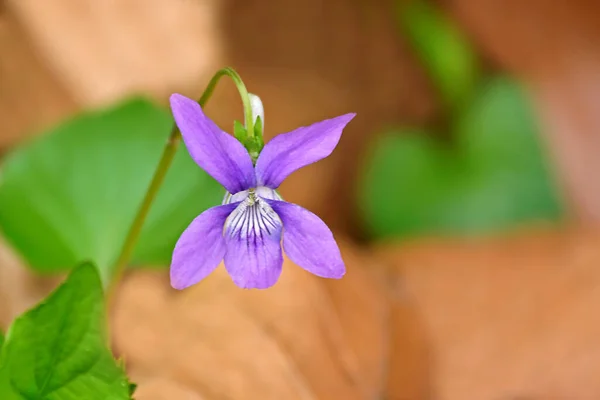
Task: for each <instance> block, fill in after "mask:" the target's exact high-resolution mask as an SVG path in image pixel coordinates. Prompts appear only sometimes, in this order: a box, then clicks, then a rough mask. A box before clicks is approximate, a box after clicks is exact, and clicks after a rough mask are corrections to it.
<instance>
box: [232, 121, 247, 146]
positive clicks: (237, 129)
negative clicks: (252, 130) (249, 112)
mask: <svg viewBox="0 0 600 400" xmlns="http://www.w3.org/2000/svg"><path fill="white" fill-rule="evenodd" d="M233 136H235V138H236V139H237V140H239V141H240V142H241V143H242V144H244V145H245V143H246V138H247V137H248V131H247V130H246V127H245V126H244V125H242V123H241V122H240V121H237V120H236V121H233Z"/></svg>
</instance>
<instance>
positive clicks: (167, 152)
mask: <svg viewBox="0 0 600 400" xmlns="http://www.w3.org/2000/svg"><path fill="white" fill-rule="evenodd" d="M223 76H228V77H230V78H231V79H232V80H233V82H234V83H235V85H236V86H237V88H238V91H239V93H240V97H241V98H242V103H243V105H244V113H245V115H246V121H250V122H248V132H249V134H253V132H254V121H253V120H252V107H251V105H250V97H249V96H248V90H247V89H246V86H245V85H244V82H242V78H240V76H239V75H238V73H237V72H235V71H234V70H233V69H232V68H229V67H227V68H223V69H220V70H219V71H217V73H216V74H215V75H214V76H213V77H212V79H211V80H210V82H209V83H208V86H207V87H206V89H205V90H204V93H202V96H201V97H200V100H198V104H200V106H201V107H204V105H205V104H206V103H207V102H208V100H209V99H210V97H211V96H212V93H213V91H214V89H215V87H216V85H217V83H218V82H219V80H220V79H221V78H222V77H223ZM180 141H181V132H179V129H178V128H177V125H175V126H174V127H173V130H172V131H171V134H170V135H169V139H168V140H167V144H166V145H165V148H164V150H163V154H162V156H161V158H160V161H159V163H158V166H157V168H156V171H155V172H154V176H153V177H152V181H151V182H150V186H148V190H147V191H146V194H145V196H144V200H143V201H142V204H141V205H140V208H139V210H138V212H137V214H136V216H135V219H134V220H133V223H132V224H131V227H130V228H129V232H128V233H127V237H126V238H125V242H124V243H123V247H122V248H121V253H120V254H119V257H118V258H117V261H116V262H115V265H114V268H113V273H112V278H111V281H110V283H109V287H108V292H107V293H108V296H107V297H108V299H111V298H112V297H113V295H114V292H115V289H116V286H117V284H118V283H119V281H120V280H121V278H122V276H123V273H124V272H125V268H126V266H127V264H128V263H129V261H130V259H131V256H132V254H133V251H134V249H135V245H136V244H137V241H138V238H139V236H140V233H141V232H142V228H143V226H144V221H145V220H146V217H147V216H148V213H149V212H150V208H151V207H152V203H153V202H154V199H155V198H156V195H157V194H158V191H159V189H160V187H161V186H162V183H163V181H164V180H165V176H166V175H167V171H168V170H169V167H170V166H171V163H172V162H173V158H174V157H175V154H176V152H177V148H178V147H179V142H180Z"/></svg>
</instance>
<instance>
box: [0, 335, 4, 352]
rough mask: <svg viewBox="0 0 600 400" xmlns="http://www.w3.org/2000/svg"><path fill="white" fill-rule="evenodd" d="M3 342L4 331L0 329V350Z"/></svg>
mask: <svg viewBox="0 0 600 400" xmlns="http://www.w3.org/2000/svg"><path fill="white" fill-rule="evenodd" d="M3 344H4V333H2V331H0V351H1V350H2V345H3Z"/></svg>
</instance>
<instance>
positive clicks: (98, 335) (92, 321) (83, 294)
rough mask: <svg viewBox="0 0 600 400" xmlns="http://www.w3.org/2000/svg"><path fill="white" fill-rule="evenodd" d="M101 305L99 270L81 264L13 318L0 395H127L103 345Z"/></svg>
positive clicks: (60, 398) (0, 359)
mask: <svg viewBox="0 0 600 400" xmlns="http://www.w3.org/2000/svg"><path fill="white" fill-rule="evenodd" d="M104 306H105V300H104V297H103V292H102V284H101V282H100V277H99V275H98V272H97V271H96V268H95V267H94V266H93V265H92V264H89V263H86V264H83V265H80V266H78V267H76V268H74V269H73V271H72V272H71V274H70V275H69V277H68V278H67V280H66V281H65V282H64V283H63V284H62V285H61V286H59V287H58V288H57V289H56V290H55V291H54V292H53V293H52V294H51V295H50V296H48V297H47V298H46V299H45V300H44V301H42V302H41V303H40V304H39V305H37V306H36V307H35V308H33V309H31V310H29V311H27V312H26V313H25V314H23V315H21V316H20V317H18V318H17V319H16V320H15V321H14V322H13V323H12V325H11V327H10V328H9V331H8V334H7V337H6V342H5V344H4V346H3V348H2V352H1V353H0V399H2V400H25V399H45V400H81V399H86V400H96V399H97V400H108V399H110V400H128V399H130V398H131V397H130V383H129V382H128V380H127V377H126V376H125V373H124V371H123V367H122V366H121V365H119V364H118V363H117V362H116V361H115V360H114V359H113V357H112V354H111V352H110V350H109V349H108V347H107V337H106V331H105V328H104V323H105V318H106V317H105V313H104Z"/></svg>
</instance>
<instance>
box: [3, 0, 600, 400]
mask: <svg viewBox="0 0 600 400" xmlns="http://www.w3.org/2000/svg"><path fill="white" fill-rule="evenodd" d="M599 38H600V4H598V3H597V2H595V1H592V0H574V1H571V2H549V1H543V0H530V1H527V2H522V1H517V0H504V1H500V0H479V1H474V0H439V1H434V0H377V1H366V0H305V1H302V2H299V1H293V0H279V1H274V0H264V1H256V0H245V1H240V0H228V1H225V0H221V1H217V0H119V1H116V0H103V1H102V2H100V1H93V0H54V1H52V2H40V1H36V0H4V1H1V0H0V121H2V124H1V129H0V155H1V156H2V157H3V159H2V160H3V164H1V165H2V166H0V168H1V169H0V171H1V175H0V230H1V231H2V232H3V238H2V241H1V242H0V327H1V328H3V329H5V328H6V327H7V326H8V325H9V323H10V321H11V320H12V318H14V316H15V315H17V314H18V313H20V312H22V311H23V310H24V309H26V308H27V307H30V306H31V305H32V304H34V303H35V302H36V301H38V300H39V299H40V298H41V297H42V296H44V295H45V294H46V293H48V291H49V290H51V289H52V288H53V287H54V286H55V284H56V282H57V280H58V279H59V278H60V277H61V276H62V275H61V274H63V273H64V271H65V268H69V267H72V266H73V265H74V263H75V262H78V261H80V260H81V259H83V258H85V257H91V258H93V259H94V260H95V261H97V262H98V263H99V264H100V266H101V268H102V266H103V265H105V266H106V268H105V269H106V271H108V269H107V268H108V266H110V264H111V262H112V261H114V258H115V256H116V254H117V253H116V251H117V250H118V246H119V243H120V241H121V239H122V238H123V237H124V235H125V233H126V230H127V225H128V224H127V223H128V221H130V220H131V218H133V213H134V212H135V209H136V207H137V204H139V201H140V199H141V196H142V195H143V193H144V189H145V187H146V186H147V184H148V182H149V179H150V177H151V173H152V170H153V168H154V167H155V165H156V163H157V162H158V159H159V157H160V149H161V146H162V144H163V143H164V140H165V139H166V137H167V135H168V132H169V126H170V124H171V121H170V119H169V118H170V117H169V116H168V113H167V111H166V110H167V104H168V103H167V100H168V96H169V95H170V94H171V93H173V92H179V93H183V94H185V95H187V96H190V97H192V98H199V97H200V95H201V94H202V91H203V90H204V87H205V85H206V84H207V82H208V80H209V79H210V78H211V76H212V75H213V74H214V73H215V72H216V70H218V69H219V68H221V67H224V66H232V67H233V68H234V69H236V70H237V71H238V72H239V74H240V75H241V76H242V78H243V80H244V82H245V84H246V86H247V87H248V89H249V90H250V91H251V92H253V93H255V94H257V95H259V96H260V97H261V98H262V100H263V103H264V107H265V113H266V114H265V128H266V129H265V136H266V138H267V139H269V138H271V137H273V136H274V135H276V134H278V133H282V132H287V131H289V130H292V129H294V128H296V127H298V126H302V125H308V124H311V123H313V122H317V121H319V120H321V119H325V118H328V117H333V116H336V115H340V114H343V113H347V112H357V113H358V116H357V117H356V118H355V119H354V120H353V121H352V123H351V124H350V125H349V126H348V128H347V129H346V130H345V132H344V135H343V137H342V140H341V142H340V144H339V146H338V148H337V149H336V151H335V152H334V153H333V155H332V156H331V157H329V158H328V159H326V160H323V161H321V162H319V163H318V164H315V165H312V166H309V167H307V168H304V169H303V170H301V171H298V172H297V173H295V174H294V175H292V176H291V177H290V178H289V179H288V180H287V181H286V182H285V183H284V185H283V186H282V188H281V192H282V195H283V196H284V197H285V198H286V200H288V201H292V202H294V203H297V204H300V205H302V206H304V207H306V208H308V209H310V210H311V211H313V212H315V213H316V214H318V215H320V216H321V217H322V218H323V219H324V220H325V221H326V222H327V223H328V224H329V225H330V226H331V227H332V230H333V231H334V234H335V235H336V238H338V240H339V241H340V245H341V248H342V253H343V255H344V258H345V260H346V263H347V266H348V274H347V276H346V277H345V278H344V279H343V280H341V281H336V282H333V281H323V280H320V279H318V278H314V277H311V276H308V275H307V274H305V273H304V272H303V271H301V270H300V269H299V268H298V267H296V266H294V265H291V263H290V262H287V261H286V265H285V266H284V275H283V277H282V282H281V283H280V284H278V285H277V286H276V287H275V288H274V289H272V290H269V291H266V292H243V291H240V290H238V289H236V288H235V287H234V286H233V285H232V284H231V283H230V282H229V280H228V278H227V276H225V274H224V273H223V271H222V269H221V271H220V272H218V273H216V274H215V276H212V277H210V278H209V279H207V281H206V282H203V283H202V284H200V285H198V286H197V287H194V288H192V289H189V290H187V291H184V292H177V293H176V292H175V291H174V290H172V289H171V288H170V286H169V282H168V272H167V271H166V269H165V268H164V267H161V266H165V265H168V262H169V261H168V260H169V257H170V251H171V250H172V247H173V244H174V243H175V240H176V239H177V236H178V234H179V233H181V231H182V230H183V229H184V228H185V226H187V224H188V223H189V222H190V221H191V219H192V218H193V217H194V216H195V215H197V214H198V213H199V212H200V211H202V210H203V209H206V208H207V207H210V206H212V205H213V204H216V203H217V202H218V201H219V199H220V198H221V196H222V192H221V191H220V189H219V187H218V186H217V185H215V183H214V182H212V181H211V180H210V178H208V177H207V176H206V175H205V174H203V173H202V172H201V171H197V169H196V168H194V166H193V165H192V164H191V162H190V161H191V160H189V157H188V156H187V154H186V152H185V150H184V149H183V148H182V149H180V152H179V153H180V154H178V157H179V158H178V160H176V165H175V167H174V168H175V170H174V171H172V172H171V178H170V180H168V182H167V183H166V189H165V190H163V192H164V193H161V196H162V197H160V198H159V200H158V202H157V204H156V207H155V209H153V214H152V215H151V217H150V220H149V221H148V224H147V225H148V226H147V228H146V229H145V231H144V234H143V236H142V241H141V243H140V245H139V246H138V249H137V252H136V256H135V257H134V262H133V263H134V264H135V266H136V268H135V270H133V271H132V272H130V273H129V274H128V275H127V276H126V278H125V280H124V282H123V285H122V287H121V290H120V291H119V294H118V301H117V303H116V304H115V307H114V309H113V310H111V312H112V315H111V316H112V325H111V328H112V329H111V334H112V335H113V339H114V343H115V348H114V351H115V353H116V354H118V355H120V356H122V357H123V358H124V359H125V360H126V364H127V366H128V371H129V373H130V375H131V378H132V380H133V381H135V382H137V383H138V384H139V388H138V392H137V396H138V397H137V398H139V399H344V400H347V399H376V398H377V399H384V398H385V399H498V400H500V399H507V400H508V399H592V398H600V380H598V378H597V377H598V376H599V374H600V346H599V343H598V337H600V317H599V316H598V312H597V307H596V304H597V303H598V302H599V301H600V270H599V269H598V266H599V265H600V246H599V245H598V243H599V242H598V240H600V234H599V232H598V230H597V225H598V223H599V222H600V180H598V179H597V171H600V157H599V156H598V155H597V154H596V153H597V152H598V151H600V135H599V134H598V132H600V47H599V43H600V42H599ZM206 112H207V113H208V115H209V116H210V117H211V118H213V119H214V120H215V121H216V122H217V123H218V124H219V125H220V126H221V127H222V128H223V129H224V130H226V131H229V132H231V131H232V127H233V120H234V119H237V120H243V114H242V107H241V102H240V100H239V97H238V94H237V92H236V89H235V87H234V85H233V84H231V83H230V82H228V81H225V80H223V81H222V82H221V83H220V84H219V86H218V87H217V90H216V92H215V95H214V96H213V98H212V99H211V100H210V102H209V104H208V106H207V107H206ZM149 265H150V266H152V267H149V268H148V266H149ZM106 274H109V272H106ZM105 276H106V275H105Z"/></svg>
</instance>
